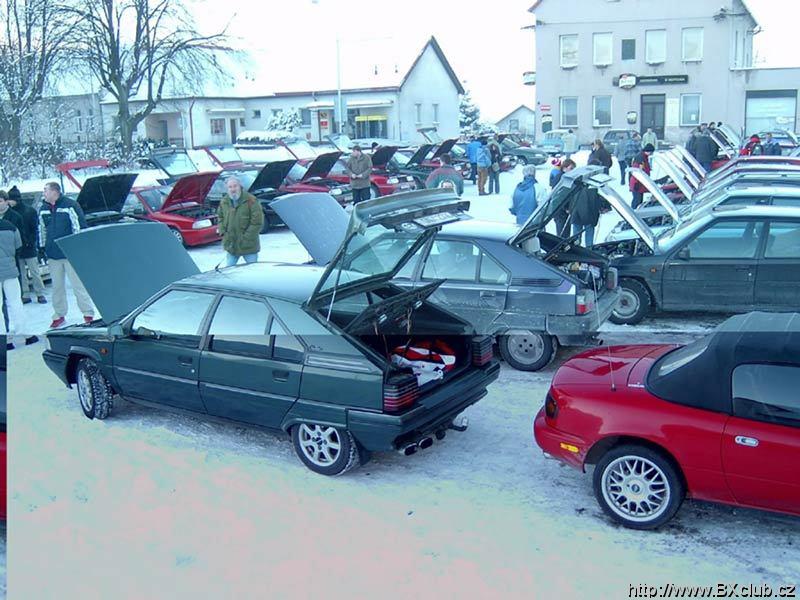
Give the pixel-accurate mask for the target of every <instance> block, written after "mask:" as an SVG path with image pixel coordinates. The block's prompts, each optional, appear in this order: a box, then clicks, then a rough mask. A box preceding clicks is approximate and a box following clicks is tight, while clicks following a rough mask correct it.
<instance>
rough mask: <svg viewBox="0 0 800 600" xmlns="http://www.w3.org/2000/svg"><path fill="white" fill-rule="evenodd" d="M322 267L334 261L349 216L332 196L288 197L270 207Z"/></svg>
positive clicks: (298, 195)
mask: <svg viewBox="0 0 800 600" xmlns="http://www.w3.org/2000/svg"><path fill="white" fill-rule="evenodd" d="M269 206H270V208H272V209H273V210H274V211H275V212H276V213H277V215H278V216H279V217H280V218H281V220H282V221H283V222H284V223H285V224H286V226H287V227H288V228H289V229H290V230H291V231H292V233H294V234H295V236H296V237H297V239H298V240H299V241H300V243H301V244H303V247H304V248H305V249H306V250H307V251H308V253H309V254H310V255H311V258H313V259H314V262H315V263H317V264H318V265H320V266H325V265H327V264H328V263H330V262H331V261H332V260H333V257H334V256H336V252H337V251H338V250H339V247H340V246H341V245H342V240H344V238H345V236H346V235H347V225H348V223H349V222H350V217H349V215H348V214H347V212H346V211H345V210H344V208H342V205H341V204H339V202H337V201H336V199H334V197H333V196H331V195H330V194H325V193H322V192H318V193H306V194H303V193H301V194H286V195H285V196H281V197H280V198H276V199H275V200H273V201H272V202H270V204H269Z"/></svg>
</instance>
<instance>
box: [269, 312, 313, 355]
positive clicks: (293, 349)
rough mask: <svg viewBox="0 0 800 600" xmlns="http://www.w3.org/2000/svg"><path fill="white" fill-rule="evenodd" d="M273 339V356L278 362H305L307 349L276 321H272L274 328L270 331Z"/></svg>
mask: <svg viewBox="0 0 800 600" xmlns="http://www.w3.org/2000/svg"><path fill="white" fill-rule="evenodd" d="M269 334H270V336H273V338H272V347H273V351H272V356H273V358H275V359H278V360H291V361H297V362H300V361H301V360H303V354H304V352H305V349H304V348H303V345H302V344H301V343H300V341H299V340H298V339H297V338H296V337H294V336H293V335H290V334H289V333H288V332H287V331H286V330H285V329H284V328H283V326H282V325H281V324H280V323H278V321H276V320H275V319H273V320H272V326H271V327H270V330H269Z"/></svg>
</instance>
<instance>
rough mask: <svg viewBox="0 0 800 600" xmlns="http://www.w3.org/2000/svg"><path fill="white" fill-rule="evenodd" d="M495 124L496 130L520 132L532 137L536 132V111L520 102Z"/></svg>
mask: <svg viewBox="0 0 800 600" xmlns="http://www.w3.org/2000/svg"><path fill="white" fill-rule="evenodd" d="M495 125H496V126H497V130H498V131H508V132H509V133H521V134H522V135H524V136H531V137H533V135H534V133H535V132H536V111H534V110H533V109H532V108H530V107H528V106H525V105H524V104H521V105H520V106H518V107H517V108H515V109H514V110H512V111H511V112H510V113H508V114H507V115H506V116H504V117H503V118H502V119H500V120H498V121H497V122H496V123H495Z"/></svg>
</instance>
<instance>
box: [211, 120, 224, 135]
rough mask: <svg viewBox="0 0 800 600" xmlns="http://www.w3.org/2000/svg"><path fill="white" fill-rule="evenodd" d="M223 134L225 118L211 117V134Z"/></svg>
mask: <svg viewBox="0 0 800 600" xmlns="http://www.w3.org/2000/svg"><path fill="white" fill-rule="evenodd" d="M224 134H225V119H211V135H224Z"/></svg>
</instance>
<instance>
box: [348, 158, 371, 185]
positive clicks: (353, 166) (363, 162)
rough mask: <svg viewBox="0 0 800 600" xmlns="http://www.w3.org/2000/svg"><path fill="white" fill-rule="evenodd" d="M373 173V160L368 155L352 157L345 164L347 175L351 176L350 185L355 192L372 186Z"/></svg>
mask: <svg viewBox="0 0 800 600" xmlns="http://www.w3.org/2000/svg"><path fill="white" fill-rule="evenodd" d="M371 172H372V159H371V158H370V157H369V156H367V155H366V154H362V155H361V156H359V157H358V158H356V157H355V156H351V157H350V158H348V159H347V163H345V173H347V174H348V175H349V176H350V185H351V186H352V188H353V189H354V190H363V189H366V188H368V187H369V186H370V181H369V174H370V173H371ZM353 176H355V177H353Z"/></svg>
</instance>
